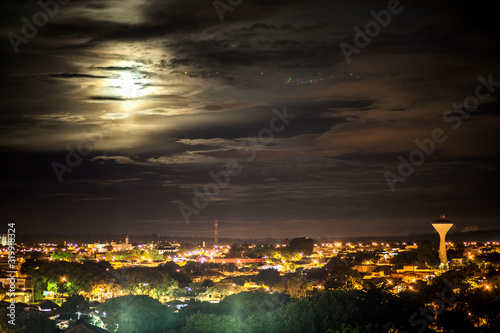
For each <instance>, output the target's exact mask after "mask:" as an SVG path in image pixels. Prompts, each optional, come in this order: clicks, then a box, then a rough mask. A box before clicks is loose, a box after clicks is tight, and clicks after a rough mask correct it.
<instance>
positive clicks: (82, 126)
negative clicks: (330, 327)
mask: <svg viewBox="0 0 500 333" xmlns="http://www.w3.org/2000/svg"><path fill="white" fill-rule="evenodd" d="M222 2H223V3H226V2H225V1H222ZM46 3H51V4H54V3H56V2H55V0H54V1H48V0H47V2H46ZM213 3H214V2H213V1H200V2H187V1H182V0H169V1H164V0H162V1H160V0H122V1H112V0H108V1H96V0H83V1H78V2H71V1H70V2H68V3H67V4H64V5H63V4H59V5H57V8H56V7H54V6H52V7H50V8H48V7H46V8H45V9H44V8H43V6H41V5H40V4H38V2H36V1H31V2H19V1H8V2H3V3H1V4H0V16H1V19H2V20H1V22H2V23H1V31H2V35H3V36H4V37H3V38H2V42H1V43H0V60H1V69H0V71H1V74H2V75H1V78H0V85H1V89H0V96H1V100H2V106H1V112H0V156H1V159H2V163H1V166H0V168H1V169H0V189H1V190H0V194H1V198H0V199H1V200H0V220H1V221H4V227H3V228H4V229H5V230H6V229H7V227H6V224H7V223H8V222H15V223H16V229H17V233H39V232H40V233H45V232H55V233H65V234H67V233H94V232H95V233H124V234H127V233H128V234H151V233H156V234H159V235H178V236H190V235H193V236H196V235H202V236H205V235H206V236H208V235H210V233H211V232H212V231H213V221H214V220H219V221H220V223H219V236H220V237H221V238H224V237H238V238H245V237H248V238H257V237H259V238H264V237H267V236H269V237H283V238H284V237H296V236H301V235H303V236H311V237H315V235H325V236H330V235H331V236H334V237H335V236H338V237H350V236H369V235H407V234H409V233H412V232H416V233H428V232H432V230H433V229H432V226H431V222H432V221H434V220H436V219H438V218H439V216H440V215H441V214H446V217H447V218H449V219H450V220H452V221H453V223H454V224H455V226H456V230H460V231H461V230H476V229H479V230H481V229H493V228H496V227H497V226H498V225H499V223H498V221H499V220H498V216H499V213H500V202H499V199H498V198H499V196H498V185H500V177H499V176H500V173H499V165H500V155H499V148H498V147H500V136H499V135H498V128H500V118H499V117H498V112H499V99H498V98H499V96H500V68H499V65H500V63H499V61H498V59H500V58H499V55H500V52H499V50H500V34H499V32H500V31H499V30H500V29H499V27H498V24H497V15H496V13H494V10H492V9H491V8H489V7H487V6H485V5H482V3H478V2H476V3H474V4H473V6H472V5H471V4H470V3H469V2H465V1H442V2H440V3H435V2H434V1H427V0H424V1H401V2H398V1H395V0H391V1H376V2H373V1H327V0H313V1H307V2H304V1H298V0H297V1H285V0H278V1H272V2H266V1H263V0H258V1H252V2H250V1H243V2H241V4H239V5H237V6H234V8H232V10H227V11H224V12H223V14H222V17H223V20H221V9H220V8H218V9H217V8H214V5H213ZM391 8H392V9H393V10H392V9H391ZM394 8H397V9H394ZM56 9H57V10H56ZM389 10H392V14H391V16H390V19H389V18H388V16H387V15H386V14H387V13H389V12H388V11H389ZM38 13H42V14H43V13H48V14H43V15H42V14H38ZM50 13H52V14H53V15H52V14H50ZM384 13H385V14H384ZM384 15H386V16H384ZM40 17H42V18H43V17H46V18H47V19H46V21H47V23H46V24H40V26H39V27H36V26H32V27H31V28H30V26H31V25H33V24H34V23H33V22H35V23H36V22H37V20H40ZM384 17H385V22H386V23H384ZM377 20H378V22H382V23H376V22H377ZM380 20H382V21H380ZM26 22H28V23H26ZM370 22H373V23H370ZM42 23H43V22H42ZM367 23H368V27H370V24H371V27H372V28H368V30H367V31H366V34H367V35H365V37H363V36H361V35H359V34H360V33H359V31H365V27H366V26H367ZM25 25H26V27H24V29H23V26H25ZM376 25H378V26H379V30H377V31H375V32H374V31H373V30H372V31H371V32H370V31H369V29H374V28H373V27H375V26H376ZM384 25H385V26H384ZM33 27H35V28H36V29H35V30H36V31H33V29H32V28H33ZM30 29H31V30H30ZM30 33H31V34H30ZM14 34H15V35H14ZM361 34H365V33H361ZM28 35H30V36H28ZM357 35H358V36H357ZM359 36H361V37H359ZM367 36H368V37H367ZM367 39H369V40H368V41H367ZM346 45H349V47H352V48H349V47H347V48H346ZM354 48H355V49H356V51H352V52H351V53H350V54H348V56H347V57H346V52H347V53H349V51H346V50H353V49H354ZM285 108H286V111H284V109H285ZM286 114H288V115H289V116H288V117H287V116H286ZM259 135H260V141H259V140H258V139H249V137H254V138H255V137H259ZM68 151H70V153H68ZM254 153H255V154H254ZM402 161H403V162H402ZM411 161H413V162H414V163H413V164H414V165H411ZM420 162H421V163H420ZM403 180H404V181H403ZM217 182H218V183H219V185H218V186H216V187H215V186H214V185H213V184H214V183H217ZM211 184H212V185H211ZM205 187H207V189H208V190H209V191H215V192H217V193H216V194H215V195H214V196H213V197H212V198H211V200H210V202H209V204H208V205H207V204H206V202H205V201H204V200H203V199H202V198H201V199H200V196H199V194H197V193H199V192H197V191H201V192H203V191H204V188H205ZM193 200H194V201H193ZM188 220H189V221H188Z"/></svg>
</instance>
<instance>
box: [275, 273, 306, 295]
mask: <svg viewBox="0 0 500 333" xmlns="http://www.w3.org/2000/svg"><path fill="white" fill-rule="evenodd" d="M306 290H307V279H305V278H304V277H302V276H301V275H298V274H293V273H292V274H287V275H285V276H284V277H283V279H281V281H279V282H277V283H276V284H274V286H273V291H276V292H278V293H286V294H288V295H290V297H293V298H298V297H303V296H305V293H306Z"/></svg>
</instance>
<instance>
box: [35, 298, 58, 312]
mask: <svg viewBox="0 0 500 333" xmlns="http://www.w3.org/2000/svg"><path fill="white" fill-rule="evenodd" d="M38 310H40V311H44V312H49V311H57V310H59V305H57V304H56V303H54V302H52V301H51V300H45V301H41V302H40V303H38Z"/></svg>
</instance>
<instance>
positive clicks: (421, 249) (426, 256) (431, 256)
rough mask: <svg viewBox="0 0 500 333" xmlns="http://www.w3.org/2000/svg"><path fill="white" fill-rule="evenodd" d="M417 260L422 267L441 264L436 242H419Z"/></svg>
mask: <svg viewBox="0 0 500 333" xmlns="http://www.w3.org/2000/svg"><path fill="white" fill-rule="evenodd" d="M417 260H418V265H419V266H420V267H424V268H427V267H431V266H438V265H439V253H438V248H437V246H436V245H435V244H433V243H431V242H429V241H421V242H419V243H418V249H417Z"/></svg>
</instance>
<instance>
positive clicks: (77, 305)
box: [61, 295, 88, 314]
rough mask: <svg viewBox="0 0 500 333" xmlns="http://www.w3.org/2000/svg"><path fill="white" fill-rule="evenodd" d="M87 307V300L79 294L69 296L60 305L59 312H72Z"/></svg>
mask: <svg viewBox="0 0 500 333" xmlns="http://www.w3.org/2000/svg"><path fill="white" fill-rule="evenodd" d="M87 307H88V302H87V301H86V300H85V297H83V296H81V295H74V296H70V297H68V298H67V299H66V301H65V302H64V303H63V304H62V305H61V313H68V314H73V313H76V312H77V311H82V310H85V309H86V308H87Z"/></svg>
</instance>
